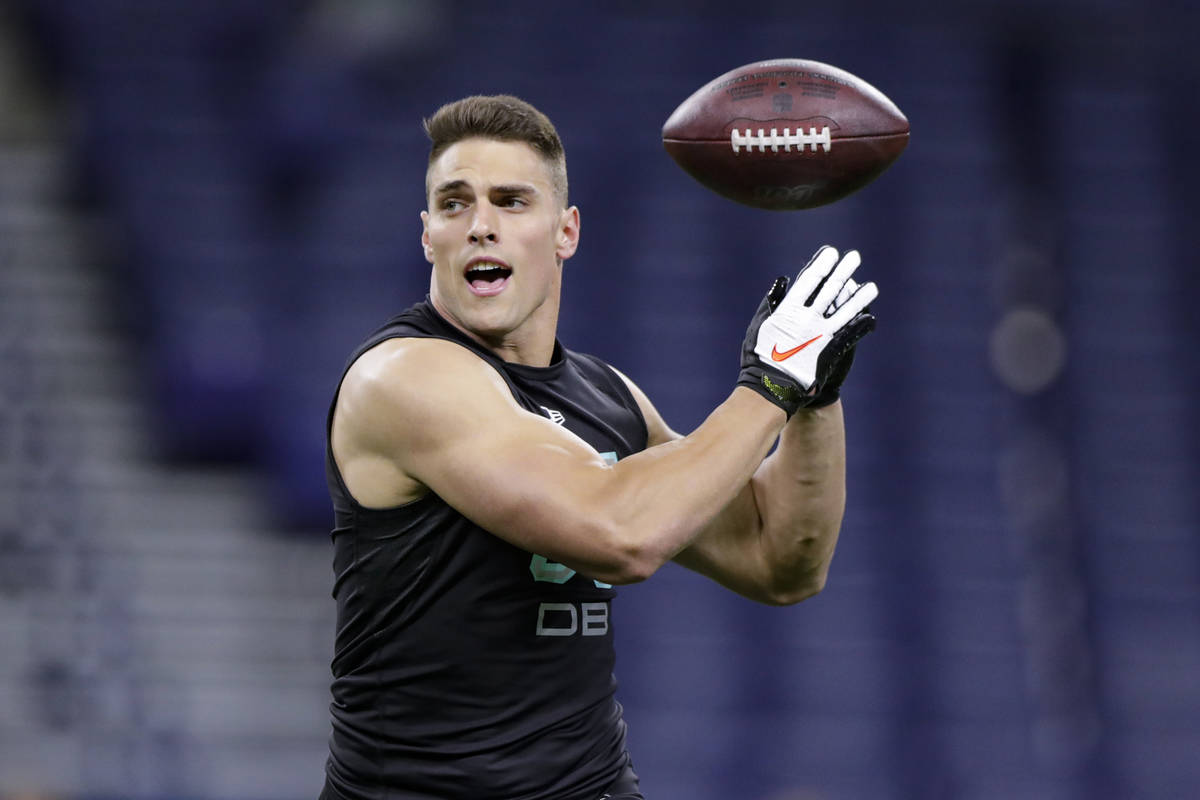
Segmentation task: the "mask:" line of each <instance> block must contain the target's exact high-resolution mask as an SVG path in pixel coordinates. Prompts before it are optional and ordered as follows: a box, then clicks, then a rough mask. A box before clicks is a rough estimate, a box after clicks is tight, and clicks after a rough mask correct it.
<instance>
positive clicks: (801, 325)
mask: <svg viewBox="0 0 1200 800" xmlns="http://www.w3.org/2000/svg"><path fill="white" fill-rule="evenodd" d="M861 262H862V259H861V258H860V257H859V255H858V251H857V250H850V251H849V252H847V253H846V254H845V255H844V256H841V257H840V259H839V254H838V251H837V250H836V249H835V248H833V247H830V246H829V245H825V246H824V247H822V248H821V249H820V250H818V251H817V252H816V254H815V255H814V256H813V257H812V260H810V261H809V262H808V264H806V265H805V267H804V269H802V270H800V273H799V274H798V275H797V276H796V280H795V282H794V283H793V284H792V287H791V289H790V290H789V291H788V293H787V295H785V296H784V298H783V300H782V301H781V302H780V303H779V305H778V306H777V307H776V308H775V311H774V312H773V313H772V314H771V315H770V316H769V317H767V318H766V319H765V320H764V321H763V322H762V325H760V326H759V329H758V339H757V342H756V343H755V346H754V353H755V355H757V356H758V358H759V359H760V360H761V361H762V363H763V364H764V365H766V366H767V367H770V368H773V369H776V370H780V371H782V372H785V373H787V374H788V375H790V376H791V377H792V378H794V379H795V380H796V381H797V382H798V383H799V384H800V386H801V388H803V389H804V391H806V392H807V391H809V390H811V389H812V388H813V385H814V384H815V383H816V381H817V377H818V376H819V375H820V374H821V373H820V368H821V367H822V366H824V364H823V363H822V362H821V354H822V353H825V352H826V348H828V347H829V346H830V345H831V344H833V342H834V339H835V337H836V336H837V334H838V333H839V332H840V331H841V330H842V329H843V328H845V327H846V325H847V324H848V323H849V322H850V321H851V320H853V319H854V318H855V317H856V316H857V315H858V314H859V313H860V312H861V311H862V310H863V309H864V308H866V307H867V305H868V304H869V303H870V302H871V301H872V300H874V299H875V298H876V297H878V296H879V290H878V289H877V288H876V286H875V284H874V283H872V282H868V283H864V284H861V285H860V284H857V283H855V282H854V281H853V280H852V279H851V277H850V276H851V274H852V273H853V272H854V270H856V269H857V268H858V265H859V264H860V263H861ZM843 338H844V337H843ZM826 361H828V358H827V359H826Z"/></svg>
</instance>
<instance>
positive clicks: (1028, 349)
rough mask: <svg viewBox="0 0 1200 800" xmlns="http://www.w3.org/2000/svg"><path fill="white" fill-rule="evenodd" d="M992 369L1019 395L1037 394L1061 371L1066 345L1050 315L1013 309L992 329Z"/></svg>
mask: <svg viewBox="0 0 1200 800" xmlns="http://www.w3.org/2000/svg"><path fill="white" fill-rule="evenodd" d="M990 355H991V361H992V369H993V370H995V372H996V375H997V376H998V377H999V378H1000V380H1001V381H1002V382H1003V383H1004V385H1005V386H1007V387H1008V388H1010V389H1012V390H1013V391H1014V392H1018V393H1020V394H1036V393H1037V392H1040V391H1042V390H1043V389H1045V388H1046V387H1047V386H1048V385H1050V383H1051V382H1052V381H1053V380H1054V379H1055V378H1057V377H1058V375H1059V373H1060V372H1062V368H1063V364H1064V362H1065V361H1066V355H1067V345H1066V340H1065V339H1064V337H1063V335H1062V332H1061V331H1060V330H1059V328H1058V325H1056V324H1055V322H1054V320H1052V319H1051V318H1050V316H1049V315H1047V314H1045V313H1044V312H1042V311H1035V310H1034V309H1031V308H1016V309H1013V310H1011V311H1009V312H1008V313H1006V314H1005V315H1004V317H1003V318H1002V319H1001V320H1000V322H999V323H998V324H997V325H996V327H995V328H994V329H993V330H992V337H991V352H990Z"/></svg>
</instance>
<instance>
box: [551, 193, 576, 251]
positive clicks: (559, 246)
mask: <svg viewBox="0 0 1200 800" xmlns="http://www.w3.org/2000/svg"><path fill="white" fill-rule="evenodd" d="M578 247H579V208H578V207H576V206H571V207H570V208H568V209H565V210H564V211H563V212H562V216H560V217H559V221H558V239H557V241H556V247H555V249H554V252H555V254H556V255H557V256H558V257H559V258H560V259H562V260H564V261H565V260H566V259H568V258H570V257H571V256H573V255H575V250H576V248H578Z"/></svg>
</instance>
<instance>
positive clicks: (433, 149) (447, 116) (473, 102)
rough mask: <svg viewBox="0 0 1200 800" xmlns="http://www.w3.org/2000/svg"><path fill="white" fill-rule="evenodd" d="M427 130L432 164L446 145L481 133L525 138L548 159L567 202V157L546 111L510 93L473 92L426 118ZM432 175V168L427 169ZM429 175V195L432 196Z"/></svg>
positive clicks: (558, 190) (513, 139)
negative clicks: (484, 93) (541, 110)
mask: <svg viewBox="0 0 1200 800" xmlns="http://www.w3.org/2000/svg"><path fill="white" fill-rule="evenodd" d="M424 124H425V133H426V134H428V136H429V140H430V142H431V143H432V144H431V146H430V148H429V166H433V162H434V161H437V159H438V156H440V155H441V154H442V153H443V152H445V150H446V148H448V147H450V145H452V144H455V143H457V142H461V141H462V140H464V139H471V138H475V137H479V138H482V139H497V140H499V141H502V142H524V143H525V144H527V145H529V146H530V147H532V148H533V149H534V150H535V151H536V152H537V153H538V155H540V156H541V157H542V159H543V160H545V162H546V164H547V166H548V167H549V168H550V179H551V183H552V184H553V186H554V192H555V194H557V195H558V197H559V200H561V201H562V204H563V207H564V208H566V206H567V159H566V154H565V153H564V151H563V146H562V140H561V139H559V138H558V131H557V130H555V129H554V123H552V122H551V121H550V118H549V117H547V116H546V115H545V114H543V113H542V112H540V111H538V110H537V109H536V108H534V107H533V106H531V105H530V104H529V103H526V102H525V101H524V100H522V99H521V98H519V97H513V96H512V95H510V94H498V95H472V96H471V97H464V98H463V99H462V100H457V101H455V102H453V103H447V104H446V105H444V106H442V107H441V108H439V109H438V110H437V111H436V112H434V114H433V116H431V117H428V118H427V119H425V120H424ZM426 175H427V176H428V172H426ZM429 188H430V187H429V179H428V177H426V181H425V196H426V197H427V198H428V197H429Z"/></svg>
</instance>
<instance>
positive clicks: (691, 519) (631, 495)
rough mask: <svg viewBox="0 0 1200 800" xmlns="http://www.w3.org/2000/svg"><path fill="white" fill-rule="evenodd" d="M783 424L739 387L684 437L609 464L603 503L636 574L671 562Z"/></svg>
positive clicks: (755, 465) (742, 481)
mask: <svg viewBox="0 0 1200 800" xmlns="http://www.w3.org/2000/svg"><path fill="white" fill-rule="evenodd" d="M783 422H784V416H783V413H782V412H781V411H780V410H779V409H778V408H776V407H774V406H772V405H771V404H769V403H767V402H765V401H764V400H762V398H760V397H758V396H757V395H756V394H754V393H753V392H750V391H749V390H747V389H741V388H739V389H736V390H734V392H733V394H731V395H730V397H729V398H728V399H727V400H726V401H725V402H724V403H722V404H721V405H719V406H718V407H717V408H716V409H715V410H714V411H713V413H712V414H710V415H709V417H708V418H707V419H706V420H705V421H704V422H703V423H702V424H701V425H700V426H699V427H698V428H696V430H695V431H693V432H692V433H691V434H689V435H688V436H685V437H683V438H680V439H677V440H675V441H672V442H668V443H665V444H661V445H658V446H656V447H652V448H649V449H647V450H645V451H643V452H641V453H637V454H635V455H633V456H630V457H629V458H626V459H624V460H622V461H621V462H619V463H618V464H616V465H614V467H613V482H612V485H611V486H610V487H609V491H608V492H606V495H607V496H606V497H605V503H604V505H605V506H606V507H607V508H608V509H610V511H611V512H612V513H613V514H614V515H615V516H614V522H615V530H616V531H617V535H618V536H621V537H624V542H625V544H626V546H627V547H629V548H630V549H631V550H632V551H636V558H637V559H638V560H639V561H640V562H641V570H640V571H647V572H653V570H654V569H657V568H658V567H659V566H661V565H662V564H663V563H665V562H666V561H668V560H670V559H671V558H673V557H674V556H675V554H676V553H678V552H679V551H680V550H682V549H683V548H684V547H686V546H687V545H688V544H690V543H691V542H692V540H693V539H695V538H696V536H697V535H698V534H699V533H700V532H701V531H702V530H703V529H704V527H705V526H707V525H708V524H709V523H710V522H711V521H712V520H713V518H714V517H715V516H716V515H717V514H718V513H719V512H720V511H721V510H722V509H723V508H725V507H726V506H727V505H728V504H729V503H730V502H731V501H732V500H733V498H734V497H735V495H737V494H738V492H739V491H741V490H742V489H743V488H744V487H745V486H746V484H747V482H748V481H749V480H750V478H751V476H752V475H753V474H754V473H755V470H757V469H759V467H760V466H761V464H762V462H763V459H764V458H765V457H766V454H767V453H768V452H769V451H770V449H771V446H772V445H773V444H774V442H775V440H776V438H777V437H778V436H779V431H780V428H781V427H783Z"/></svg>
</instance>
